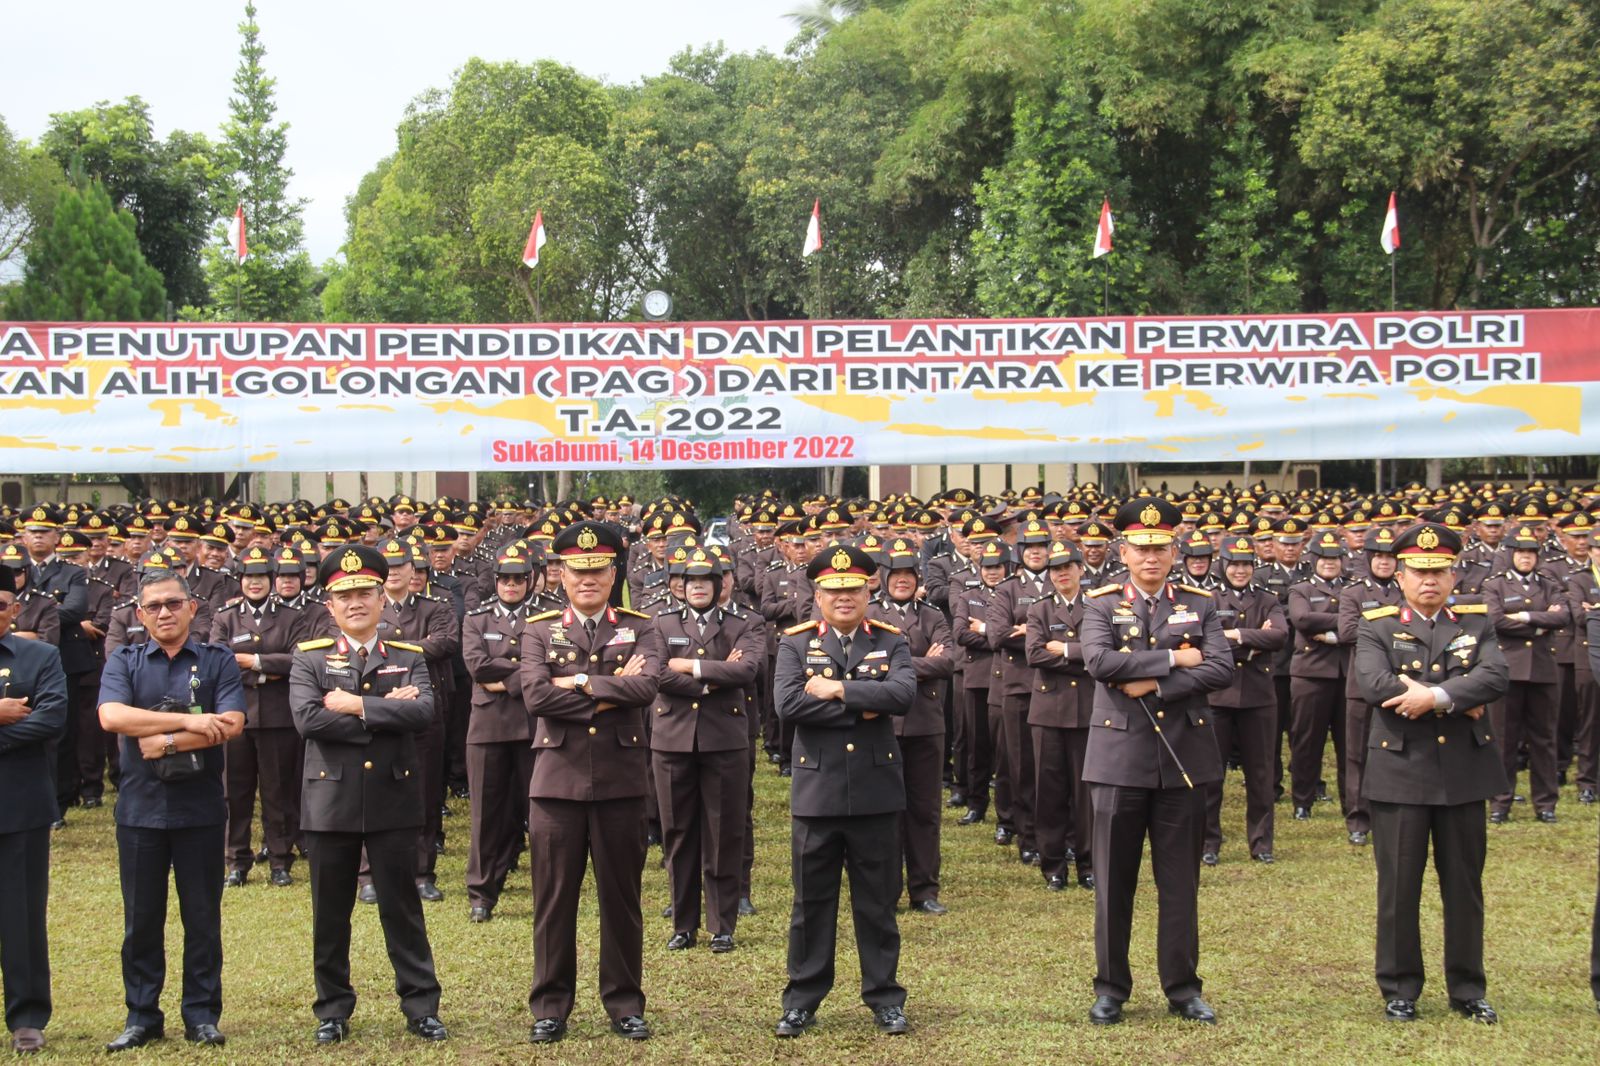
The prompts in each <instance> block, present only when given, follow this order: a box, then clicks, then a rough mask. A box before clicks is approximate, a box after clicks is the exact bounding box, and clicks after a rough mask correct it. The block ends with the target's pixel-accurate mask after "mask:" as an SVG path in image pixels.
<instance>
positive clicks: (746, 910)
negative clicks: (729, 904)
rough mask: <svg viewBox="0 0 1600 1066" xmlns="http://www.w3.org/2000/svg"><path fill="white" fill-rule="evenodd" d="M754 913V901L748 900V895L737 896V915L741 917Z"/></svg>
mask: <svg viewBox="0 0 1600 1066" xmlns="http://www.w3.org/2000/svg"><path fill="white" fill-rule="evenodd" d="M755 913H756V905H755V904H754V903H751V902H750V897H749V896H740V897H739V917H741V918H751V917H754V916H755Z"/></svg>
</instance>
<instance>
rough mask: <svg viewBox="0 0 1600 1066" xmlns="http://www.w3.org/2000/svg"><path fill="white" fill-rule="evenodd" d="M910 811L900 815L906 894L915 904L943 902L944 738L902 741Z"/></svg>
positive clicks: (918, 738) (907, 804)
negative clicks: (941, 836)
mask: <svg viewBox="0 0 1600 1066" xmlns="http://www.w3.org/2000/svg"><path fill="white" fill-rule="evenodd" d="M900 753H901V754H900V757H901V758H902V759H904V760H905V780H906V809H905V810H903V811H901V812H900V844H901V850H902V851H903V852H904V853H905V861H906V891H907V893H908V894H909V895H910V897H911V902H912V903H921V902H922V901H923V900H928V899H938V898H939V865H940V862H939V819H940V817H941V816H942V814H943V812H944V734H943V733H936V734H934V735H933V736H923V737H901V738H900Z"/></svg>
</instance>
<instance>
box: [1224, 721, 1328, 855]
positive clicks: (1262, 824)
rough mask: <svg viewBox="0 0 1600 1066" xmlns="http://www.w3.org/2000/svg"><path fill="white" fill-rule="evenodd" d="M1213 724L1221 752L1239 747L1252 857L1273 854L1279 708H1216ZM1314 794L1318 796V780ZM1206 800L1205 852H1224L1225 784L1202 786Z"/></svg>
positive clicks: (1313, 786) (1248, 837)
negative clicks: (1223, 812)
mask: <svg viewBox="0 0 1600 1066" xmlns="http://www.w3.org/2000/svg"><path fill="white" fill-rule="evenodd" d="M1211 722H1212V725H1213V726H1214V727H1215V730H1216V735H1217V750H1218V751H1233V750H1234V745H1235V744H1237V745H1238V751H1239V766H1240V768H1241V769H1242V770H1243V771H1244V827H1245V840H1246V842H1248V843H1249V845H1250V854H1251V855H1263V854H1265V853H1267V852H1270V851H1271V850H1272V829H1273V811H1272V805H1273V802H1274V799H1273V794H1272V793H1273V786H1272V774H1273V769H1274V764H1273V761H1272V752H1273V748H1274V746H1275V744H1276V741H1277V739H1278V732H1277V730H1278V708H1277V706H1276V705H1275V704H1268V705H1266V706H1264V707H1237V708H1236V707H1213V708H1211ZM1312 780H1313V784H1312V794H1313V795H1315V789H1316V785H1315V777H1313V779H1312ZM1200 790H1201V791H1203V792H1204V793H1205V796H1206V835H1205V849H1204V850H1206V851H1212V852H1220V851H1221V850H1222V782H1221V781H1212V782H1210V783H1209V784H1205V785H1201V786H1200Z"/></svg>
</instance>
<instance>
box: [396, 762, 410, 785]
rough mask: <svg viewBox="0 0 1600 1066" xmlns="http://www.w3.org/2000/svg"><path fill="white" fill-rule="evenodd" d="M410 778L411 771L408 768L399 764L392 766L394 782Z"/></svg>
mask: <svg viewBox="0 0 1600 1066" xmlns="http://www.w3.org/2000/svg"><path fill="white" fill-rule="evenodd" d="M410 776H411V770H410V768H409V767H405V766H401V765H400V764H399V763H396V764H395V765H394V779H395V780H396V781H404V780H405V779H406V778H408V777H410Z"/></svg>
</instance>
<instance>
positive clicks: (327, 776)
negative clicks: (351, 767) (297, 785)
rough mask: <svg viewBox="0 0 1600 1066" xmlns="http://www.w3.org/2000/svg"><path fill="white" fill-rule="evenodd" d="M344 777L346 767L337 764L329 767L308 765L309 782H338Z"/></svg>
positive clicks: (307, 776) (307, 775)
mask: <svg viewBox="0 0 1600 1066" xmlns="http://www.w3.org/2000/svg"><path fill="white" fill-rule="evenodd" d="M343 777H344V767H343V766H340V765H338V764H337V763H335V764H333V765H329V766H319V765H316V764H314V763H306V780H307V781H338V780H340V779H342V778H343Z"/></svg>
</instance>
